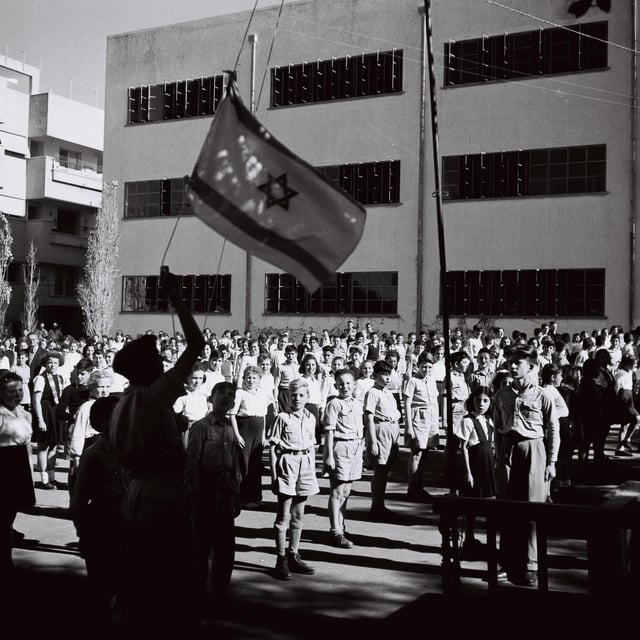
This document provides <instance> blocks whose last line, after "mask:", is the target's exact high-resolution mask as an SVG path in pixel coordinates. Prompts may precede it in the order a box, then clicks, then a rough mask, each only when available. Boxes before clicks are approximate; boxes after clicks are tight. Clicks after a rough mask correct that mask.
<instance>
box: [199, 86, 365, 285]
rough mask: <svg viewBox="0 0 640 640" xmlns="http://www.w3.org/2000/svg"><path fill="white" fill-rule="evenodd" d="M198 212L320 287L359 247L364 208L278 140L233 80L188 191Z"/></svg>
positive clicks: (256, 251) (243, 245)
mask: <svg viewBox="0 0 640 640" xmlns="http://www.w3.org/2000/svg"><path fill="white" fill-rule="evenodd" d="M187 192H188V197H189V200H190V203H191V208H192V211H193V212H194V214H195V215H196V216H197V217H198V218H200V219H201V220H202V221H203V222H204V223H205V224H207V225H208V226H210V227H211V228H212V229H214V230H215V231H217V232H218V233H220V234H221V235H223V236H225V237H226V238H228V239H229V240H230V241H231V242H233V243H234V244H236V245H238V246H239V247H241V248H243V249H245V250H246V251H248V252H250V253H251V254H253V255H255V256H257V257H259V258H261V259H263V260H265V261H267V262H270V263H271V264H274V265H276V266H277V267H280V268H281V269H283V270H284V271H286V272H288V273H290V274H292V275H294V276H295V277H296V278H297V279H298V280H299V281H300V282H301V283H302V284H303V285H304V286H305V287H306V288H307V289H308V290H309V291H315V290H316V289H317V288H318V287H319V286H320V285H321V284H322V283H324V282H327V281H328V280H329V278H330V277H331V275H332V274H333V273H334V272H335V271H336V270H337V269H338V268H339V267H340V265H341V264H342V263H343V262H344V261H345V260H346V259H347V258H348V257H349V255H351V253H352V252H353V250H354V249H355V248H356V246H357V245H358V242H359V241H360V238H361V236H362V232H363V230H364V223H365V217H366V212H365V210H364V208H363V207H362V205H360V204H359V203H358V202H356V201H355V200H354V199H353V198H351V196H349V195H348V194H347V193H346V192H345V191H342V190H340V189H338V188H336V187H335V186H334V185H333V184H332V183H331V182H329V180H328V179H327V178H325V176H323V175H322V174H321V173H320V172H319V171H317V170H316V169H315V168H314V167H312V166H311V165H309V164H308V163H307V162H305V161H304V160H302V158H300V157H298V156H297V155H295V154H294V153H292V152H291V151H290V150H289V149H287V148H286V147H285V146H284V145H283V144H282V143H280V142H279V141H278V140H276V139H275V138H274V137H273V136H272V135H271V134H270V133H269V131H267V130H266V129H265V128H264V127H263V126H262V125H261V124H260V122H258V120H257V119H256V118H255V117H254V116H253V115H252V114H251V113H250V111H249V110H248V109H247V108H246V107H245V106H244V104H243V103H242V100H241V99H240V96H239V94H238V89H237V87H236V85H235V82H230V83H229V87H228V90H227V95H226V96H225V97H224V99H223V100H222V101H221V103H220V105H219V106H218V109H217V110H216V114H215V116H214V117H213V122H212V124H211V128H210V130H209V133H208V134H207V138H206V139H205V142H204V144H203V146H202V149H201V151H200V155H199V157H198V160H197V162H196V165H195V167H194V169H193V174H192V176H191V179H190V181H189V187H188V189H187Z"/></svg>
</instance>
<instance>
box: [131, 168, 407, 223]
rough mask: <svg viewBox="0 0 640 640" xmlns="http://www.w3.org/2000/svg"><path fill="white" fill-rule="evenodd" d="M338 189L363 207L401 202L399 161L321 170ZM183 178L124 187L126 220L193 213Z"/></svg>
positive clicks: (144, 182) (141, 182) (145, 182)
mask: <svg viewBox="0 0 640 640" xmlns="http://www.w3.org/2000/svg"><path fill="white" fill-rule="evenodd" d="M318 170H319V171H320V172H321V173H323V174H324V175H325V176H326V177H327V178H328V179H329V180H330V181H331V182H333V183H334V184H335V185H336V186H337V187H340V188H341V189H344V191H346V192H347V193H348V194H350V195H351V196H352V197H353V198H355V199H356V200H357V201H358V202H360V203H361V204H363V205H372V204H392V203H398V202H400V161H399V160H392V161H388V162H360V163H357V164H341V165H334V166H328V167H319V168H318ZM185 195H186V194H185V183H184V180H183V179H182V178H169V179H165V180H142V181H138V182H126V183H125V185H124V217H125V218H152V217H156V216H174V215H186V214H190V213H191V210H190V208H189V203H188V202H187V201H186V199H185Z"/></svg>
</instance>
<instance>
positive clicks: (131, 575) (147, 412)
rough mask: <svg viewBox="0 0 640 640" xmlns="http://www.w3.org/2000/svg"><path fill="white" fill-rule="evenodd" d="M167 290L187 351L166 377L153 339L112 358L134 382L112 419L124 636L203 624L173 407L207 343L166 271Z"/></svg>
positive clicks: (176, 631) (178, 631) (179, 633)
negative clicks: (119, 472)
mask: <svg viewBox="0 0 640 640" xmlns="http://www.w3.org/2000/svg"><path fill="white" fill-rule="evenodd" d="M160 282H161V285H162V290H163V291H164V292H165V293H166V295H167V297H168V299H169V301H170V302H171V304H172V305H173V308H174V310H175V312H176V314H177V316H178V318H179V320H180V323H181V325H182V329H183V331H184V335H185V338H186V341H187V347H186V349H185V350H184V352H183V353H182V355H181V356H180V357H179V358H178V360H177V361H176V363H175V364H174V365H173V367H172V368H170V369H169V370H168V371H166V372H163V367H162V361H161V357H160V354H159V353H158V349H157V346H156V343H157V339H156V337H155V336H154V335H144V336H142V337H140V338H139V339H137V340H133V341H132V342H130V343H128V344H127V345H126V346H125V347H123V348H122V350H120V351H119V352H118V354H117V356H116V357H115V360H114V363H113V368H114V370H115V371H116V373H120V374H122V375H124V376H125V377H126V378H127V379H128V380H129V383H130V384H129V387H128V388H127V389H126V391H125V392H124V394H123V396H122V398H121V399H120V401H119V402H118V404H117V406H116V408H115V410H114V413H113V416H112V420H111V441H112V444H113V446H114V449H115V451H116V454H117V455H118V457H119V459H120V461H121V462H122V464H123V466H124V468H125V469H126V471H127V474H128V476H129V480H130V481H129V485H128V487H127V491H126V493H125V496H124V499H123V509H122V513H123V517H124V523H123V524H124V532H123V557H122V560H123V562H122V565H123V575H122V576H121V581H120V585H119V589H118V602H119V605H120V607H121V617H122V621H123V623H124V625H125V628H126V629H127V631H130V632H133V633H139V634H141V636H142V634H144V636H149V637H153V636H154V635H155V636H160V637H168V636H170V635H175V637H185V636H188V635H190V634H192V633H195V631H196V630H197V626H198V623H199V619H198V607H197V605H198V602H197V600H198V598H197V575H196V557H195V546H194V531H193V528H192V523H191V515H190V511H189V502H188V497H187V493H186V489H185V485H184V481H183V478H184V471H185V463H186V453H185V449H184V445H183V442H182V434H181V432H180V428H179V426H178V423H177V419H176V414H175V412H174V411H173V404H174V402H175V401H176V399H177V398H178V397H179V396H181V395H182V394H183V393H184V386H183V382H184V379H185V378H186V377H187V376H188V375H189V373H190V372H191V370H192V368H193V365H194V364H195V362H196V360H197V358H198V356H199V355H200V353H201V352H202V348H203V344H204V338H203V336H202V333H201V332H200V329H199V328H198V326H197V324H196V322H195V320H194V318H193V316H192V315H191V312H190V310H189V308H188V306H187V305H186V304H185V302H184V301H183V300H182V298H181V296H180V279H179V278H177V277H176V276H174V275H173V274H171V273H169V271H168V270H167V269H166V268H163V269H162V271H161V274H160Z"/></svg>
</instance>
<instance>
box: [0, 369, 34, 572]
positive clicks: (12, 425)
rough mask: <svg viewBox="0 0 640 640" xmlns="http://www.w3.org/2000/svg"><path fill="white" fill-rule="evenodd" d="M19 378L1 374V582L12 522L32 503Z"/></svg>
mask: <svg viewBox="0 0 640 640" xmlns="http://www.w3.org/2000/svg"><path fill="white" fill-rule="evenodd" d="M22 387H23V382H22V378H21V377H20V376H19V375H18V374H17V373H13V372H7V373H5V374H4V375H3V376H1V377H0V487H2V491H1V492H0V584H2V583H3V582H4V581H5V578H7V576H8V574H9V573H10V572H11V570H12V568H13V561H12V559H11V547H12V541H13V522H14V520H15V518H16V515H17V513H18V511H21V510H23V509H27V508H29V507H31V506H32V505H33V504H34V503H35V494H34V491H33V479H32V477H31V461H30V458H29V443H30V441H31V416H30V415H29V413H28V412H27V411H25V410H24V409H23V408H22V407H21V406H20V405H21V402H22Z"/></svg>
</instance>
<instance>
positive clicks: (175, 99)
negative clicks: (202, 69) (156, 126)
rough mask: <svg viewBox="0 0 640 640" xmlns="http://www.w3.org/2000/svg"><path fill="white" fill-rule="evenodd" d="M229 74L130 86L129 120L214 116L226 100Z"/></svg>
mask: <svg viewBox="0 0 640 640" xmlns="http://www.w3.org/2000/svg"><path fill="white" fill-rule="evenodd" d="M224 86H225V76H224V75H217V76H211V77H209V78H197V79H195V80H179V81H177V82H165V83H163V84H155V85H144V86H142V87H130V88H129V94H128V104H129V115H128V118H127V123H128V124H139V123H141V122H159V121H161V120H177V119H179V118H190V117H194V116H210V115H213V114H214V113H215V110H216V108H217V107H218V103H219V102H220V100H222V96H223V92H224Z"/></svg>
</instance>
